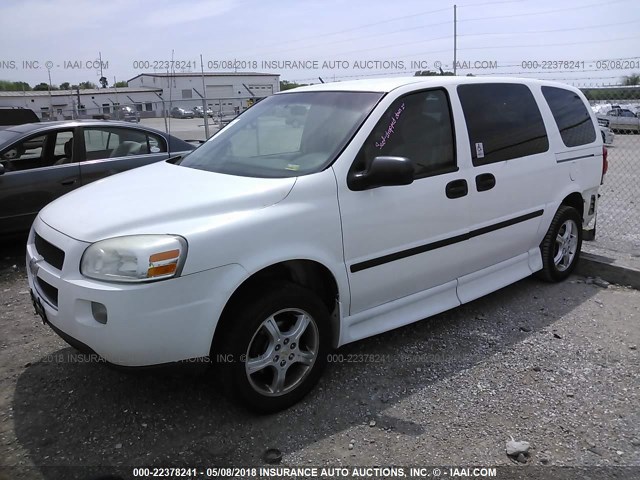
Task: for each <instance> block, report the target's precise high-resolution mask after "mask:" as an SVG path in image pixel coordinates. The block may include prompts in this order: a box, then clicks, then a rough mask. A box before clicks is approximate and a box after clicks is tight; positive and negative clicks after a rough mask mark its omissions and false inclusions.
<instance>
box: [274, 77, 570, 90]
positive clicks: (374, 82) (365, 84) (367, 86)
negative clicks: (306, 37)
mask: <svg viewBox="0 0 640 480" xmlns="http://www.w3.org/2000/svg"><path fill="white" fill-rule="evenodd" d="M465 83H524V84H528V85H558V86H563V87H569V88H573V87H571V86H569V85H565V84H562V83H558V82H548V81H541V80H535V79H532V78H517V77H489V76H487V77H457V76H453V75H444V76H443V75H437V76H432V77H391V78H376V79H367V80H349V81H346V82H331V83H318V84H315V85H309V86H306V87H298V88H295V89H292V90H285V91H283V92H280V94H286V93H287V92H317V91H353V92H390V91H392V90H395V89H396V88H399V87H403V86H405V85H413V84H422V85H424V86H425V87H426V88H428V87H435V86H441V85H461V84H465Z"/></svg>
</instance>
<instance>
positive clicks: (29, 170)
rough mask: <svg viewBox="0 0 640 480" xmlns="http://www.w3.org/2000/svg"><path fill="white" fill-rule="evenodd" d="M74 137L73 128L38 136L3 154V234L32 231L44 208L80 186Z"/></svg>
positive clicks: (0, 221)
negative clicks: (34, 222) (38, 214)
mask: <svg viewBox="0 0 640 480" xmlns="http://www.w3.org/2000/svg"><path fill="white" fill-rule="evenodd" d="M73 138H74V129H65V130H57V131H50V132H47V133H38V134H34V135H31V136H29V137H27V138H26V139H22V140H20V141H18V142H16V143H15V144H13V145H11V146H10V147H8V148H5V149H4V150H3V151H2V152H0V161H1V162H2V164H3V166H4V167H5V172H4V174H2V175H0V206H1V208H0V233H2V234H7V233H13V232H23V231H27V230H29V228H30V227H31V223H32V222H33V220H34V218H35V216H36V215H37V213H38V211H39V210H40V209H41V208H42V207H44V206H45V205H46V204H48V203H49V202H51V201H52V200H55V199H56V198H58V197H60V196H61V195H64V194H65V193H67V192H70V191H71V190H73V189H75V188H77V187H79V186H80V168H79V167H78V164H77V163H76V161H75V158H74V147H73V145H74V140H73ZM70 214H72V212H70Z"/></svg>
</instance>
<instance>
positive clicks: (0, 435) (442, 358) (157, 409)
mask: <svg viewBox="0 0 640 480" xmlns="http://www.w3.org/2000/svg"><path fill="white" fill-rule="evenodd" d="M21 241H23V240H18V241H16V242H14V243H9V244H6V243H5V244H3V245H0V292H1V294H2V295H1V297H0V329H1V334H0V479H2V480H5V479H42V478H44V479H58V478H61V479H62V478H64V479H66V478H83V479H86V478H99V477H100V474H102V473H104V472H108V471H113V470H115V471H116V472H119V474H120V475H121V477H122V478H129V477H131V476H132V474H131V468H130V467H140V466H164V467H170V466H185V467H190V466H195V467H199V468H206V467H213V466H221V465H232V466H250V465H251V466H260V465H265V462H264V460H263V458H262V457H263V454H264V452H265V450H266V449H267V448H277V449H279V450H280V451H281V452H282V455H283V458H282V462H281V464H280V466H310V465H314V466H333V467H339V466H365V465H404V466H417V465H436V466H437V465H444V466H454V467H456V466H458V467H461V466H470V465H485V466H498V467H499V466H510V467H511V468H512V470H510V471H511V472H516V473H517V474H518V475H524V476H517V477H516V475H515V474H513V473H511V474H509V475H508V476H502V477H501V476H498V477H497V478H530V477H529V476H527V475H528V473H529V472H535V471H538V472H540V471H542V472H543V473H544V475H545V477H546V478H560V476H559V475H550V476H549V472H551V470H549V469H552V468H553V466H573V467H576V466H583V467H585V466H586V467H589V470H588V471H590V472H594V471H597V472H599V474H598V476H597V478H640V388H639V387H640V378H639V376H638V372H640V368H639V366H640V356H639V355H640V353H639V351H638V347H639V346H640V323H639V320H640V315H639V308H640V292H639V291H636V290H632V289H629V288H625V287H620V286H609V287H608V288H603V287H601V286H598V285H597V284H594V283H592V282H591V280H588V281H586V280H585V279H584V278H580V277H571V278H570V279H569V281H567V282H564V283H562V284H558V285H550V284H546V283H541V282H539V281H537V280H535V279H533V278H531V279H525V280H523V281H521V282H518V283H517V284H515V285H512V286H510V287H507V288H504V289H502V290H500V291H498V292H496V293H494V294H492V295H490V296H487V297H485V298H482V299H480V300H477V301H475V302H472V303H470V304H467V305H464V306H462V307H460V308H457V309H455V310H452V311H450V312H446V313H444V314H441V315H438V316H436V317H433V318H431V319H428V320H425V321H422V322H419V323H417V324H414V325H411V326H408V327H405V328H401V329H398V330H395V331H392V332H389V333H386V334H383V335H379V336H377V337H374V338H371V339H367V340H364V341H360V342H357V343H355V344H352V345H348V346H346V347H344V348H342V349H340V350H338V351H337V352H334V353H333V354H332V356H331V357H330V363H329V365H328V368H327V370H326V372H325V375H324V377H323V379H322V380H321V382H320V384H319V386H318V387H317V388H316V389H315V390H314V391H313V392H312V393H311V394H310V395H309V396H308V397H307V398H305V399H304V400H303V401H302V402H301V403H300V404H298V405H296V406H294V407H293V408H291V409H289V410H287V411H285V412H281V413H279V414H276V415H268V416H256V415H254V414H251V413H248V412H247V411H245V410H243V409H241V408H240V407H238V406H236V405H234V404H233V403H231V402H230V401H229V400H227V399H226V398H225V397H223V396H222V395H221V393H220V385H218V384H217V383H216V379H215V378H213V377H212V376H211V375H210V372H208V371H206V370H202V369H194V368H192V369H188V370H187V369H181V370H178V371H176V370H162V371H150V372H141V373H128V372H122V371H117V370H114V369H111V368H109V367H107V366H105V365H103V364H100V363H90V362H87V361H85V357H82V356H80V355H77V354H76V353H75V351H74V350H73V349H71V348H70V347H68V346H67V345H66V344H65V343H64V341H62V340H61V339H59V338H58V337H57V336H56V335H55V334H54V333H53V332H52V331H51V329H50V328H49V327H46V326H44V325H43V324H42V322H41V321H40V319H39V317H37V316H35V315H34V313H33V308H32V306H31V303H30V300H29V293H28V286H27V283H26V274H25V269H24V266H23V256H22V243H20V242H21ZM510 437H513V438H514V439H515V440H523V441H527V442H529V443H530V445H531V449H530V451H529V456H528V457H526V458H524V459H522V458H521V460H524V461H525V462H526V463H518V462H517V461H515V460H513V459H512V458H510V457H508V456H507V455H506V453H505V442H506V441H508V440H510ZM67 466H74V467H75V466H92V467H94V468H87V469H84V470H83V469H78V468H73V469H65V468H57V467H67ZM620 466H629V467H633V468H631V469H626V470H624V469H621V468H619V467H620ZM592 467H603V469H601V470H593V469H592ZM616 467H618V468H616ZM540 468H542V470H540ZM536 469H538V470H536ZM567 471H569V472H571V470H567ZM505 475H506V474H505ZM102 478H106V477H102ZM198 478H200V477H198ZM202 478H206V477H202ZM531 478H533V477H531ZM536 478H537V477H536ZM562 478H564V477H562ZM576 478H578V477H576ZM580 478H591V477H588V476H581V477H580ZM594 478H595V477H594Z"/></svg>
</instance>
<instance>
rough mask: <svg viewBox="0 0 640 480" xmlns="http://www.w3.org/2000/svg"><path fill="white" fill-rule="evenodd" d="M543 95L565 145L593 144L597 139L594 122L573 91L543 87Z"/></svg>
mask: <svg viewBox="0 0 640 480" xmlns="http://www.w3.org/2000/svg"><path fill="white" fill-rule="evenodd" d="M542 94H543V95H544V98H545V100H546V101H547V103H548V104H549V108H550V109H551V113H552V114H553V118H554V119H555V121H556V125H557V126H558V130H560V136H561V137H562V141H563V143H564V144H565V145H566V146H567V147H576V146H578V145H586V144H588V143H592V142H594V141H595V139H596V130H595V128H593V121H592V120H591V116H590V115H589V112H588V111H587V107H586V106H585V104H584V102H583V101H582V99H581V98H580V97H579V96H578V94H577V93H575V92H572V91H571V90H566V89H564V88H557V87H542Z"/></svg>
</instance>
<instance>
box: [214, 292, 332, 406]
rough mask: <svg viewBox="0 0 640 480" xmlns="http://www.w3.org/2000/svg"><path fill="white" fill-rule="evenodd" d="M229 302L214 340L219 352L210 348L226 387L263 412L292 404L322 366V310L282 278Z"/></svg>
mask: <svg viewBox="0 0 640 480" xmlns="http://www.w3.org/2000/svg"><path fill="white" fill-rule="evenodd" d="M258 294H259V296H257V295H258ZM234 303H235V305H233V306H232V307H231V308H230V311H229V312H228V314H227V315H226V316H225V319H224V324H223V327H222V328H223V331H222V332H221V335H222V338H221V339H220V341H218V342H216V345H217V346H219V347H218V348H219V352H212V353H213V355H214V357H213V358H219V359H222V360H221V361H220V360H219V361H218V366H219V367H220V371H221V374H222V375H221V379H222V381H223V382H224V383H225V386H226V387H228V388H227V390H228V391H230V392H229V393H231V395H232V396H233V397H234V398H235V399H237V400H239V401H241V402H242V403H244V404H245V405H246V406H248V407H249V408H251V409H252V410H256V411H260V412H265V413H268V412H275V411H278V410H282V409H285V408H287V407H289V406H291V405H293V404H294V403H296V402H298V401H299V400H300V399H301V398H302V397H304V396H305V395H306V394H307V393H308V392H309V391H310V390H311V389H312V388H313V386H314V385H315V384H316V383H317V381H318V379H319V378H320V375H321V374H322V370H323V369H324V366H325V364H326V357H327V353H328V348H329V344H328V338H329V335H328V325H329V313H328V311H327V308H326V307H325V305H324V304H323V303H322V302H321V301H320V299H319V298H318V297H317V296H316V295H315V294H314V293H313V292H312V291H311V290H308V289H306V288H302V287H300V286H298V285H296V284H293V283H284V282H283V283H278V284H277V285H274V286H272V287H270V288H268V289H267V290H266V291H257V290H255V289H254V291H253V292H251V294H247V295H245V296H244V297H243V298H241V299H240V300H239V301H236V302H234ZM219 353H222V355H219Z"/></svg>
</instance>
